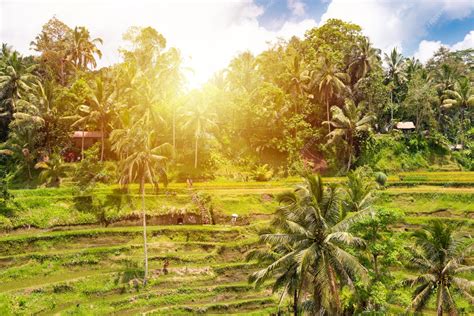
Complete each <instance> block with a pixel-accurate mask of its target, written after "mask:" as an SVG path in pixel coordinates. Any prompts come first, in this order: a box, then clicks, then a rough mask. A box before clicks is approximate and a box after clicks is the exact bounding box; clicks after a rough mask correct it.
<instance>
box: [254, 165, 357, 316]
mask: <svg viewBox="0 0 474 316" xmlns="http://www.w3.org/2000/svg"><path fill="white" fill-rule="evenodd" d="M278 201H279V202H280V204H281V207H279V208H278V210H277V212H276V214H275V217H274V219H273V221H272V226H273V227H275V228H276V229H277V232H276V233H272V234H264V235H262V236H261V240H262V241H263V242H268V243H270V244H272V245H277V244H281V245H282V246H283V245H289V246H290V247H291V248H289V251H288V252H287V253H286V254H284V255H283V256H281V257H279V258H278V259H277V260H276V261H275V262H273V263H272V264H271V265H269V266H268V267H267V269H266V272H262V275H265V273H270V272H272V271H277V269H279V268H280V267H282V266H287V264H288V263H289V262H291V261H292V260H293V261H295V262H297V264H298V268H297V270H298V271H299V273H301V278H303V279H304V281H302V282H305V283H306V284H307V285H308V286H309V285H311V288H312V291H311V292H312V294H313V306H314V309H315V310H314V311H313V312H315V313H319V312H320V311H322V310H324V309H325V310H327V311H328V312H329V313H332V314H334V315H337V314H340V313H341V302H340V295H339V291H340V289H341V287H342V286H344V285H349V286H352V281H353V280H354V278H355V277H356V275H357V276H359V277H361V278H362V279H365V278H366V270H365V268H364V267H363V266H362V265H361V264H360V263H359V262H358V260H357V259H356V258H355V257H354V256H352V255H351V254H349V253H348V252H347V251H345V250H344V248H343V246H344V245H345V246H354V247H357V246H361V245H363V241H362V240H361V239H360V238H357V237H354V236H353V235H352V234H350V233H349V232H348V229H349V227H350V226H351V225H352V223H353V222H354V221H355V220H357V219H358V218H359V216H361V215H362V214H363V213H364V212H361V213H359V214H357V215H355V216H351V217H350V218H343V212H342V211H341V208H340V201H341V200H340V195H339V190H338V189H337V188H336V187H334V186H330V187H327V188H325V187H324V186H323V183H322V180H321V177H320V176H319V175H311V174H307V175H305V183H304V184H303V185H300V186H298V187H297V188H296V189H295V190H294V191H293V192H287V193H284V194H281V195H280V196H279V197H278ZM299 296H300V297H301V296H302V295H301V294H299Z"/></svg>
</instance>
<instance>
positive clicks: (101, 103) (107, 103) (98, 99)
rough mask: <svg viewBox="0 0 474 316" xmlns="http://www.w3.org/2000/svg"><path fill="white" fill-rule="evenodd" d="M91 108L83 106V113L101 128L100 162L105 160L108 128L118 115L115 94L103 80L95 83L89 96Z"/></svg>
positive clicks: (97, 80) (98, 79)
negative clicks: (107, 87)
mask: <svg viewBox="0 0 474 316" xmlns="http://www.w3.org/2000/svg"><path fill="white" fill-rule="evenodd" d="M89 103H90V106H83V107H82V108H81V109H82V111H84V112H86V113H88V116H89V117H90V118H94V119H95V121H96V122H97V123H98V125H99V126H100V133H101V136H100V137H101V149H100V161H103V160H104V148H105V144H104V139H105V133H106V128H107V127H108V125H109V124H110V121H111V119H112V117H113V116H115V115H116V114H117V112H116V110H117V107H116V102H115V92H114V90H112V89H106V88H105V87H104V83H103V81H102V79H100V78H97V79H96V81H95V87H94V89H93V90H92V93H91V95H90V96H89Z"/></svg>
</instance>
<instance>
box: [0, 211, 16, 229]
mask: <svg viewBox="0 0 474 316" xmlns="http://www.w3.org/2000/svg"><path fill="white" fill-rule="evenodd" d="M12 229H13V224H12V222H11V221H10V219H8V218H7V217H5V216H2V215H0V230H1V231H3V232H5V233H8V232H9V231H11V230H12Z"/></svg>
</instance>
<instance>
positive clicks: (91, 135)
mask: <svg viewBox="0 0 474 316" xmlns="http://www.w3.org/2000/svg"><path fill="white" fill-rule="evenodd" d="M83 133H84V135H83ZM101 136H102V133H101V132H99V131H92V132H86V131H84V132H83V131H75V132H74V133H73V134H72V138H82V137H84V138H100V137H101Z"/></svg>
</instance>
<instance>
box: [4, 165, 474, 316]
mask: <svg viewBox="0 0 474 316" xmlns="http://www.w3.org/2000/svg"><path fill="white" fill-rule="evenodd" d="M454 176H455V177H456V181H464V182H465V183H466V186H462V187H443V186H440V185H439V184H440V182H442V181H446V179H447V178H451V179H453V177H454ZM421 177H423V178H421ZM402 178H403V179H404V181H406V182H412V181H423V182H425V183H430V182H434V183H436V184H437V186H428V185H422V186H414V187H389V188H387V189H385V190H382V191H379V192H378V197H377V200H376V204H377V205H378V206H380V207H388V208H398V209H401V210H404V211H405V212H406V215H407V216H406V218H405V222H406V224H412V225H419V224H423V223H425V222H426V221H427V220H429V219H431V218H435V217H441V218H445V219H446V220H460V221H466V222H468V223H469V224H470V228H469V229H470V230H472V227H474V225H473V221H474V219H472V216H471V215H472V214H473V212H474V200H473V196H474V194H473V193H474V192H473V190H474V188H473V187H472V186H470V185H469V183H473V182H474V173H462V174H459V173H456V174H451V175H447V174H438V173H433V174H429V173H428V174H427V173H423V174H421V175H420V174H415V175H414V176H411V174H405V175H402ZM327 180H329V181H331V182H340V181H343V179H340V178H337V179H327ZM390 181H391V182H392V183H400V178H399V177H398V176H392V177H390ZM296 182H297V179H290V180H288V181H279V182H271V183H231V182H225V183H222V182H220V183H219V182H217V183H202V184H201V183H199V184H196V185H195V187H196V188H195V189H197V188H199V190H203V191H206V192H208V193H210V194H211V195H212V196H213V201H214V204H215V207H216V209H217V210H218V211H220V212H222V213H224V214H231V213H238V214H240V215H242V216H249V217H250V218H252V219H253V224H252V225H249V226H242V227H232V226H225V225H217V226H159V227H150V228H149V236H150V237H149V238H150V240H149V242H150V267H151V271H152V275H153V278H152V280H151V282H150V285H149V287H148V288H147V289H141V290H140V291H136V290H135V289H134V288H133V286H130V285H129V283H128V282H127V281H126V280H127V275H130V274H133V272H134V271H138V272H139V271H140V266H141V260H142V259H141V258H142V249H141V228H140V227H110V228H100V227H97V226H95V227H94V226H83V227H82V228H70V227H69V228H68V227H62V228H56V229H53V230H38V229H31V230H19V231H15V232H11V233H9V234H4V235H3V236H0V266H1V271H0V314H2V315H8V313H9V311H10V312H11V311H13V312H15V313H18V314H31V313H39V314H51V313H52V312H54V313H60V314H65V315H90V314H96V315H97V314H101V315H102V314H108V313H112V312H114V313H117V314H124V315H130V314H137V313H148V314H150V315H166V314H183V315H185V314H190V313H199V312H205V313H216V314H217V313H222V314H231V313H241V314H249V315H259V314H269V313H271V312H275V310H276V304H275V303H274V302H275V300H276V299H277V297H275V296H272V295H271V293H269V292H268V290H267V289H265V288H263V289H259V290H256V289H253V288H252V287H250V286H248V285H247V284H246V279H247V276H248V274H249V273H251V271H254V270H255V269H256V267H255V265H254V264H252V263H244V257H245V253H246V251H248V249H250V248H251V247H254V246H255V243H256V241H257V233H258V231H259V229H260V228H262V227H264V226H265V222H262V216H260V217H255V215H256V214H267V215H266V216H267V217H265V216H264V217H263V220H264V219H265V218H268V216H269V214H271V212H272V211H273V210H274V208H275V205H276V203H275V202H274V201H266V199H262V195H263V194H269V195H274V194H277V193H279V192H282V191H284V190H287V189H290V188H291V187H292V186H293V185H294V183H296ZM111 190H112V188H111V187H106V186H104V187H100V188H99V189H98V194H99V195H105V194H108V193H110V192H111ZM169 190H173V191H175V192H176V193H177V195H176V196H169V195H165V194H160V195H151V196H149V197H148V198H147V203H148V205H150V207H151V210H150V212H159V211H158V210H157V209H155V208H159V207H160V206H162V205H165V204H166V205H171V206H178V207H186V205H189V200H190V197H189V192H188V190H187V189H185V188H184V185H182V184H172V185H171V186H170V188H169ZM150 193H152V192H150ZM14 194H15V196H16V198H17V200H18V201H19V202H20V203H21V204H22V205H23V206H26V207H25V211H24V213H23V214H20V215H21V218H19V219H18V223H21V221H23V222H25V223H27V222H28V220H31V219H35V220H36V221H37V222H38V223H41V224H42V225H38V226H40V227H50V226H55V225H58V224H67V223H70V224H80V223H87V224H91V223H94V222H95V218H94V217H93V216H91V215H90V214H84V213H80V212H78V211H74V210H72V208H73V206H72V189H71V188H67V187H66V188H61V189H36V190H17V191H15V192H14ZM264 200H265V202H264ZM440 210H441V211H440ZM125 211H126V212H130V211H133V208H132V207H131V208H129V209H127V210H125ZM28 216H29V217H28ZM25 219H28V220H25ZM257 220H258V221H259V222H256V221H257ZM406 229H408V230H410V229H411V225H407V226H406ZM405 234H406V233H405ZM164 260H169V262H170V273H169V274H168V275H164V274H163V273H161V272H160V271H161V268H162V266H163V262H164ZM406 274H407V272H406V271H403V270H397V271H396V275H397V278H402V277H403V276H404V275H406ZM469 277H471V278H472V279H474V277H472V276H469ZM86 302H87V303H86ZM462 305H463V306H464V305H465V303H462ZM465 307H466V308H467V306H465ZM396 310H400V307H397V306H393V311H394V312H395V311H396Z"/></svg>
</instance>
